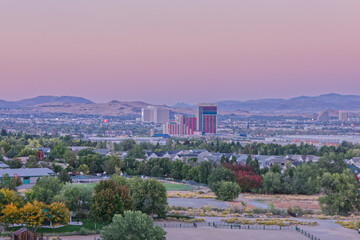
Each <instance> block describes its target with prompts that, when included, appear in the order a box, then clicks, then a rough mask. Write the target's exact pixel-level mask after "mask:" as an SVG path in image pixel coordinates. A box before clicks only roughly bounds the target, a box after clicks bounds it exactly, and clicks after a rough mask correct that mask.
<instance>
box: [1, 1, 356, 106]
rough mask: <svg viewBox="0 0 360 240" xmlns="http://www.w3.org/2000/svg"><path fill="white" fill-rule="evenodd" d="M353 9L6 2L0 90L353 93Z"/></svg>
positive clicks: (149, 94) (165, 97) (320, 4)
mask: <svg viewBox="0 0 360 240" xmlns="http://www.w3.org/2000/svg"><path fill="white" fill-rule="evenodd" d="M359 12H360V1H358V0H348V1H335V0H319V1H310V0H303V1H289V0H277V1H267V0H261V1H243V0H229V1H213V0H207V1H205V0H199V1H187V0H181V1H180V0H173V1H141V2H140V1H116V0H109V1H106V2H103V1H95V0H86V1H85V0H78V1H45V0H36V1H12V0H4V1H2V2H1V3H0V28H1V47H0V56H1V57H0V80H1V88H0V96H1V97H0V98H1V99H6V100H17V99H23V98H27V97H34V96H37V95H76V96H83V97H87V98H90V99H92V100H94V101H97V102H106V101H110V100H113V99H117V100H129V101H130V100H141V101H147V102H151V103H165V104H174V103H176V102H187V103H196V102H203V101H217V100H226V99H234V100H248V99H258V98H267V97H274V98H289V97H294V96H299V95H310V96H315V95H319V94H324V93H329V92H337V93H342V94H358V93H359V92H360V84H359V80H360V68H359V65H360V44H359V42H360V31H358V28H359V22H360V14H359Z"/></svg>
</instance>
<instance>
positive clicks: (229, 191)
mask: <svg viewBox="0 0 360 240" xmlns="http://www.w3.org/2000/svg"><path fill="white" fill-rule="evenodd" d="M214 189H215V194H216V197H217V198H218V199H220V200H223V201H232V200H234V199H235V198H237V197H238V196H239V194H240V192H241V188H240V187H239V185H238V184H236V183H234V182H224V181H223V182H218V183H215V184H214Z"/></svg>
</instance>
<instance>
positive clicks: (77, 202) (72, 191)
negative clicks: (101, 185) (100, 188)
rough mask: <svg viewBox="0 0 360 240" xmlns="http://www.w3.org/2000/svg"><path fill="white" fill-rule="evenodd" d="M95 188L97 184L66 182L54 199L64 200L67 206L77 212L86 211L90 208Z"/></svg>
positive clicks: (56, 200)
mask: <svg viewBox="0 0 360 240" xmlns="http://www.w3.org/2000/svg"><path fill="white" fill-rule="evenodd" d="M94 188H95V186H94V185H91V184H71V183H66V184H65V185H64V187H63V189H62V190H61V191H60V193H59V194H58V195H56V196H55V197H54V199H53V200H54V201H55V202H61V201H62V202H64V203H65V205H66V207H67V208H69V210H70V211H73V212H75V213H80V212H81V213H86V212H88V211H89V210H90V203H91V199H92V197H93V192H94Z"/></svg>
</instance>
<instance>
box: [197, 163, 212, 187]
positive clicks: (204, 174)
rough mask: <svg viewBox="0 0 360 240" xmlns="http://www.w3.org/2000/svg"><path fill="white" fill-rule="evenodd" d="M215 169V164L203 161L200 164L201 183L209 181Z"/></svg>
mask: <svg viewBox="0 0 360 240" xmlns="http://www.w3.org/2000/svg"><path fill="white" fill-rule="evenodd" d="M212 170H213V164H212V163H211V162H209V161H202V162H201V163H200V166H199V180H200V182H201V183H205V184H207V183H208V178H209V176H210V174H211V171H212Z"/></svg>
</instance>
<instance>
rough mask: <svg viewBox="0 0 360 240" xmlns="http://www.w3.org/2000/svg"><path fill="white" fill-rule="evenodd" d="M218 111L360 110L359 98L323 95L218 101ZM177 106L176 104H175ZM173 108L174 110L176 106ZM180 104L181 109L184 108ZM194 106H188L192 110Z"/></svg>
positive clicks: (354, 96) (355, 96) (313, 111)
mask: <svg viewBox="0 0 360 240" xmlns="http://www.w3.org/2000/svg"><path fill="white" fill-rule="evenodd" d="M217 104H218V109H219V111H247V112H253V113H316V112H320V111H324V110H329V109H331V110H345V111H358V110H360V96H358V95H341V94H335V93H331V94H324V95H320V96H316V97H307V96H301V97H295V98H290V99H259V100H250V101H219V102H217ZM177 105H178V104H177ZM177 105H175V106H173V107H175V108H176V106H177ZM185 105H186V104H185V103H181V107H185ZM193 107H195V106H191V105H190V106H188V108H193Z"/></svg>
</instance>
